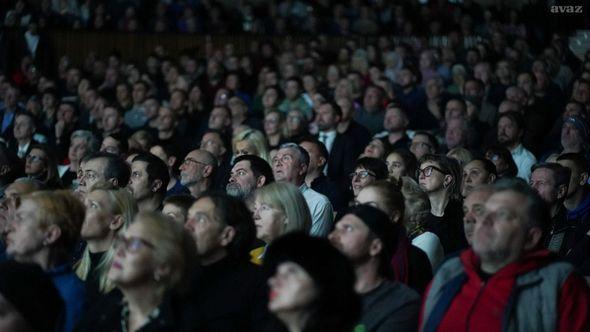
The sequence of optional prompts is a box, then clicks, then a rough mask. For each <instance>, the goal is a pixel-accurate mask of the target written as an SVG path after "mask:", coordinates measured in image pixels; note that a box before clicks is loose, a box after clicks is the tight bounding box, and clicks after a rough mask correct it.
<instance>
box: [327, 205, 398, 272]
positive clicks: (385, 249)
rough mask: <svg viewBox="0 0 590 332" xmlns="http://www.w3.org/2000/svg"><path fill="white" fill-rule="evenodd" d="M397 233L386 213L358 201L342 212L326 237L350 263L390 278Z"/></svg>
mask: <svg viewBox="0 0 590 332" xmlns="http://www.w3.org/2000/svg"><path fill="white" fill-rule="evenodd" d="M398 235H399V228H397V227H396V225H395V224H394V223H392V222H391V220H390V219H389V216H388V215H387V214H386V213H385V212H383V211H381V210H380V209H378V208H377V207H374V206H370V205H366V204H361V205H357V206H355V207H353V208H351V209H349V210H348V211H347V212H345V214H344V216H343V217H342V218H341V219H340V220H339V221H338V222H337V223H336V226H335V227H334V231H332V233H330V235H328V239H329V240H330V242H331V243H332V245H334V247H336V248H337V249H338V250H340V252H342V253H343V254H344V255H345V256H346V257H347V258H348V259H350V261H351V262H352V264H353V266H355V267H359V266H364V265H368V266H372V267H373V268H374V269H375V270H376V271H375V272H376V273H378V275H379V276H381V277H390V276H391V274H392V271H391V263H390V262H391V257H393V254H394V253H395V251H396V249H397V238H398ZM371 264H372V265H371Z"/></svg>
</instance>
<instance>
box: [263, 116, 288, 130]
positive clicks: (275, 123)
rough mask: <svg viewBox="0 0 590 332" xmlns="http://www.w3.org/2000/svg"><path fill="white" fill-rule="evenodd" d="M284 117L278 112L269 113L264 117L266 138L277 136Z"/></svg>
mask: <svg viewBox="0 0 590 332" xmlns="http://www.w3.org/2000/svg"><path fill="white" fill-rule="evenodd" d="M284 123H285V115H284V114H283V113H281V112H279V111H270V112H268V113H266V115H265V116H264V133H265V134H266V136H271V135H277V134H280V133H281V129H282V128H283V124H284Z"/></svg>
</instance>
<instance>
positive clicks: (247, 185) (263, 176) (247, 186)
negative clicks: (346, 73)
mask: <svg viewBox="0 0 590 332" xmlns="http://www.w3.org/2000/svg"><path fill="white" fill-rule="evenodd" d="M272 182H274V176H273V174H272V168H271V167H270V165H269V164H268V163H267V162H266V161H265V160H264V159H262V158H260V157H258V156H255V155H242V156H239V157H237V158H236V159H235V160H234V165H233V167H232V169H231V172H230V177H229V182H228V183H227V186H226V192H227V194H228V195H230V196H233V197H237V198H239V199H242V200H247V199H249V198H250V197H251V195H252V194H253V193H254V190H256V189H257V188H261V187H263V186H266V185H268V184H269V183H272Z"/></svg>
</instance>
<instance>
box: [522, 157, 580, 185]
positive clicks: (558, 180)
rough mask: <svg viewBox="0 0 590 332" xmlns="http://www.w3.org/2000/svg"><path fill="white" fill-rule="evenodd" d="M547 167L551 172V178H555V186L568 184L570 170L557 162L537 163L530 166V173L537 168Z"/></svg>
mask: <svg viewBox="0 0 590 332" xmlns="http://www.w3.org/2000/svg"><path fill="white" fill-rule="evenodd" d="M543 168H544V169H548V170H551V171H552V172H553V178H554V179H555V186H557V187H559V186H563V185H566V186H567V185H568V184H569V183H570V177H571V175H572V171H571V170H570V169H569V168H567V167H565V166H561V165H560V164H558V163H537V164H534V165H533V167H531V173H532V172H534V171H535V170H537V169H543Z"/></svg>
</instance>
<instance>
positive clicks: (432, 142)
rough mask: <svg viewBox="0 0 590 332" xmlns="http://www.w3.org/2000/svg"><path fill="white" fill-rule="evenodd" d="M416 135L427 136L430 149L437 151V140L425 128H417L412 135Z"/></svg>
mask: <svg viewBox="0 0 590 332" xmlns="http://www.w3.org/2000/svg"><path fill="white" fill-rule="evenodd" d="M418 135H422V136H426V138H428V143H430V145H431V146H432V150H434V152H436V151H438V141H437V140H436V137H435V136H434V135H432V134H431V133H429V132H427V131H425V130H418V131H416V132H415V133H414V137H416V136H418Z"/></svg>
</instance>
